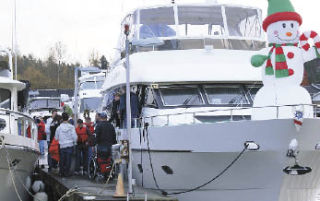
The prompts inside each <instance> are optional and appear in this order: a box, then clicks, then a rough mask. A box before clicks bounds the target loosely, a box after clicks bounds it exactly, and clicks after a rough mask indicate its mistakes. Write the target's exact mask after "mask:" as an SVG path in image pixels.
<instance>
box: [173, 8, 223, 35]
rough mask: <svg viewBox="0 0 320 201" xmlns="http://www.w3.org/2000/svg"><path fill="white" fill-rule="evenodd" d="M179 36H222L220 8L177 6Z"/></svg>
mask: <svg viewBox="0 0 320 201" xmlns="http://www.w3.org/2000/svg"><path fill="white" fill-rule="evenodd" d="M178 16H179V17H178V19H179V33H180V35H181V36H202V35H215V36H217V35H222V34H224V26H223V18H222V11H221V6H178Z"/></svg>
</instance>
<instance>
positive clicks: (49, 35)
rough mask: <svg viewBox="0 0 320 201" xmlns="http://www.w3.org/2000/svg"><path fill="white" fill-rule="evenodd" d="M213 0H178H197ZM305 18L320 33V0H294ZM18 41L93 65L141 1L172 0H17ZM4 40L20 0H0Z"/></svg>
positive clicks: (6, 42)
mask: <svg viewBox="0 0 320 201" xmlns="http://www.w3.org/2000/svg"><path fill="white" fill-rule="evenodd" d="M206 1H213V0H176V2H177V3H185V2H186V3H197V2H206ZM217 1H218V2H219V3H231V4H237V5H240V4H241V5H247V6H255V7H259V8H261V9H262V10H263V17H265V16H266V10H267V0H217ZM291 2H292V4H293V5H294V7H295V9H296V11H297V12H298V13H299V14H300V15H301V16H302V18H303V25H302V27H301V31H306V30H315V31H318V32H319V33H320V15H319V14H318V13H319V8H318V5H317V4H315V2H317V0H303V1H302V0H291ZM16 3H17V25H16V26H17V44H18V50H19V52H20V53H22V54H32V55H33V56H35V57H37V58H42V59H45V58H47V57H48V55H49V49H50V48H51V47H53V46H54V44H55V43H56V42H58V41H61V42H62V44H64V47H65V49H66V55H65V57H64V60H65V61H66V62H80V63H81V64H82V65H88V60H89V55H90V54H91V53H92V52H93V51H94V52H97V53H99V55H105V56H106V57H107V59H108V60H111V59H112V57H113V55H114V51H115V48H116V45H117V41H118V36H119V32H120V23H121V20H122V18H123V16H125V14H126V13H127V12H128V11H130V10H133V9H134V8H136V7H139V6H144V5H159V4H166V3H171V0H16ZM0 5H1V6H0V27H1V28H0V46H2V47H11V44H12V40H11V38H12V21H13V20H12V19H13V7H14V6H13V5H14V0H0Z"/></svg>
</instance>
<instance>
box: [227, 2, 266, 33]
mask: <svg viewBox="0 0 320 201" xmlns="http://www.w3.org/2000/svg"><path fill="white" fill-rule="evenodd" d="M225 11H226V17H227V24H228V30H229V35H230V36H241V37H253V38H260V37H261V24H260V16H259V15H260V13H259V12H258V10H257V9H249V8H241V7H225Z"/></svg>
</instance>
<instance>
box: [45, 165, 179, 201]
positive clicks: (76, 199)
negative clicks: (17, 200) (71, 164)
mask: <svg viewBox="0 0 320 201" xmlns="http://www.w3.org/2000/svg"><path fill="white" fill-rule="evenodd" d="M39 174H40V177H41V179H42V181H43V182H44V183H45V185H46V187H48V188H49V189H50V191H51V193H52V195H50V193H49V197H50V198H52V200H58V199H59V198H60V197H61V196H63V195H64V194H65V193H66V192H67V191H68V190H69V189H72V188H75V187H78V188H79V191H80V192H84V193H85V194H81V193H74V194H72V195H71V196H70V197H68V198H66V199H64V200H68V201H84V200H88V199H86V196H90V195H92V196H95V199H89V200H97V201H126V200H127V198H114V197H113V194H114V192H115V188H116V181H112V182H110V183H109V184H102V183H97V182H94V181H90V180H89V179H87V178H86V177H83V176H72V177H68V178H61V177H59V176H57V175H56V174H53V173H48V172H47V170H46V169H42V170H40V171H39ZM134 191H135V193H134V195H135V196H134V197H132V196H131V197H130V200H132V201H144V200H145V193H147V200H148V201H178V200H177V199H176V198H172V197H167V196H163V195H161V194H160V193H158V192H156V191H153V190H150V189H144V188H142V187H137V186H135V187H134Z"/></svg>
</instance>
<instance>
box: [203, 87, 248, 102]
mask: <svg viewBox="0 0 320 201" xmlns="http://www.w3.org/2000/svg"><path fill="white" fill-rule="evenodd" d="M204 90H205V92H206V95H207V98H208V101H209V103H210V104H214V105H236V106H237V105H241V104H249V101H248V98H247V96H246V94H245V93H244V91H243V90H242V88H241V87H240V86H205V87H204Z"/></svg>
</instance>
